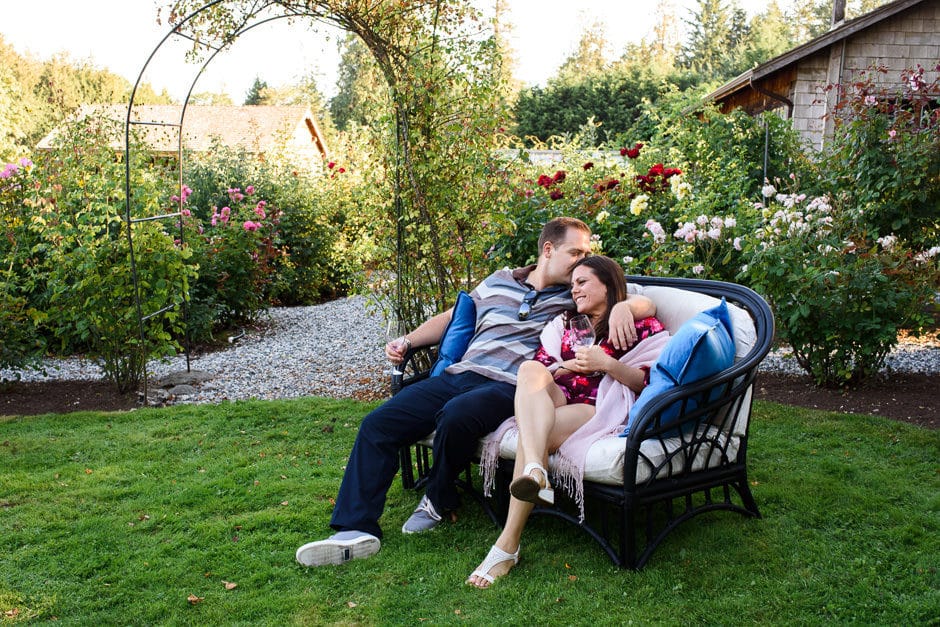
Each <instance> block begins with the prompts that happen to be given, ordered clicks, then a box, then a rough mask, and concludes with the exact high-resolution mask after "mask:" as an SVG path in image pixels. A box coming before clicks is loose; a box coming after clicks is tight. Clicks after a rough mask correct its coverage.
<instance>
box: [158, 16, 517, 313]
mask: <svg viewBox="0 0 940 627" xmlns="http://www.w3.org/2000/svg"><path fill="white" fill-rule="evenodd" d="M262 13H264V14H266V15H268V14H270V15H289V16H296V17H292V18H291V19H297V20H300V19H307V20H309V19H312V20H315V21H320V22H324V23H329V24H333V25H335V26H338V27H340V28H342V29H344V30H346V31H349V32H351V33H354V34H355V35H356V36H358V37H359V38H361V40H362V41H363V43H364V44H365V45H366V46H367V47H368V48H369V50H370V51H371V53H372V55H373V56H374V58H375V61H376V63H377V65H378V67H379V68H380V70H381V73H382V75H383V76H384V78H385V81H386V83H387V85H388V102H389V103H390V106H389V109H388V111H387V114H386V115H385V116H384V118H383V120H382V122H383V125H384V128H382V129H380V134H379V137H380V138H381V139H380V141H381V143H382V145H383V152H384V155H385V163H386V167H385V173H387V175H386V174H385V173H378V172H377V173H375V184H377V185H382V184H386V185H388V187H389V193H388V195H387V196H388V198H387V202H386V203H385V204H384V205H382V206H380V207H362V208H361V210H362V212H373V213H374V215H373V216H371V217H372V218H373V224H374V227H373V228H372V229H371V231H372V235H373V236H374V238H375V240H376V242H378V243H379V244H380V245H381V247H382V248H381V249H382V250H383V254H382V255H380V258H379V259H378V261H377V266H378V267H377V268H376V270H377V271H378V272H377V273H376V276H394V277H396V280H395V281H392V282H389V283H387V284H386V288H385V294H384V296H385V297H386V298H387V299H388V300H389V301H392V302H394V303H395V306H396V308H398V309H399V311H398V315H399V316H400V317H401V318H402V319H404V320H407V321H409V322H411V323H416V322H418V321H420V320H422V319H424V318H425V317H426V316H427V314H428V313H429V309H433V310H434V311H440V310H442V309H444V308H446V307H448V306H449V305H450V304H452V302H453V297H454V294H455V292H456V290H457V289H459V288H460V287H464V286H465V285H466V284H472V283H473V279H474V277H476V276H479V275H480V274H481V272H482V271H483V270H484V269H486V268H487V266H488V262H487V260H486V258H485V251H486V250H487V249H488V248H489V246H490V245H491V244H492V243H493V241H494V240H495V237H496V235H497V234H498V233H499V231H501V229H503V228H504V226H503V224H502V220H501V218H500V215H501V213H500V211H499V208H500V206H501V205H502V204H503V203H502V200H503V194H505V193H507V187H506V186H504V185H499V184H497V183H496V176H497V174H498V173H497V171H496V170H495V169H494V164H493V161H492V154H493V149H494V148H495V147H497V143H498V141H499V137H500V136H501V133H500V129H501V127H502V126H504V125H505V118H506V115H507V112H508V109H507V107H506V106H505V100H504V99H503V98H501V94H502V93H503V92H504V89H503V85H502V84H501V77H502V76H503V75H504V74H503V73H502V72H501V71H500V70H499V64H500V55H499V51H498V47H497V45H496V43H495V39H494V38H493V37H492V33H491V29H489V27H488V25H487V24H486V23H485V22H484V21H483V19H482V17H481V15H480V14H479V13H478V12H477V11H476V10H475V9H474V8H473V7H471V6H470V4H469V2H467V1H466V0H325V1H320V2H315V1H309V0H268V1H260V0H217V1H216V2H210V3H209V4H205V2H204V0H178V1H176V2H173V3H172V4H171V5H170V6H169V13H168V16H169V21H170V22H171V23H172V24H178V23H181V22H182V21H183V20H184V19H186V18H187V17H188V16H189V19H187V20H186V26H187V28H189V29H195V33H194V35H195V39H196V40H197V41H213V42H221V43H223V44H226V43H230V42H231V41H232V33H237V32H238V31H239V28H240V27H241V26H242V25H244V24H245V23H247V22H248V21H250V20H252V19H255V18H256V17H257V16H258V15H260V14H262ZM202 38H204V39H202ZM197 49H198V46H197V47H196V48H194V50H197Z"/></svg>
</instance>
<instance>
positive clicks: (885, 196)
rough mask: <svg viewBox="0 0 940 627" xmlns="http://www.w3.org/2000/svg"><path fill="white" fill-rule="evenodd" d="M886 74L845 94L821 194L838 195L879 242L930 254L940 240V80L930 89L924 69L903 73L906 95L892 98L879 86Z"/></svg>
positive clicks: (867, 78)
mask: <svg viewBox="0 0 940 627" xmlns="http://www.w3.org/2000/svg"><path fill="white" fill-rule="evenodd" d="M936 71H938V72H940V64H938V66H937V68H936ZM886 72H887V70H886V69H884V68H872V69H870V70H868V71H865V72H862V73H861V74H860V76H859V78H858V80H857V81H855V82H854V83H850V84H848V85H841V86H838V87H839V88H840V89H841V93H842V94H843V96H842V98H841V99H840V101H839V103H838V104H837V106H836V108H835V111H834V113H833V117H834V121H835V133H834V136H833V139H832V141H831V142H829V143H828V144H827V146H826V149H825V150H824V152H823V153H822V154H821V155H820V159H819V181H820V184H821V185H820V188H819V189H818V190H816V193H830V192H831V193H832V194H833V195H834V196H835V197H836V198H838V199H839V201H840V203H841V204H843V205H846V206H850V207H853V208H854V209H856V210H858V211H859V219H860V220H861V222H862V224H863V225H864V226H865V228H867V229H868V230H869V231H871V233H872V234H873V235H874V236H875V237H877V236H879V235H889V234H891V235H894V236H896V237H898V238H900V239H901V240H902V242H906V243H908V244H909V245H910V246H911V247H913V248H915V249H924V248H929V247H930V246H935V245H937V244H938V233H940V211H938V208H940V97H938V94H940V78H935V79H934V81H933V82H932V83H930V84H928V83H927V82H926V80H925V73H924V68H923V67H920V66H918V67H917V68H916V69H908V70H904V71H902V72H901V73H900V77H899V78H900V84H901V86H902V87H901V88H900V89H897V90H893V91H889V90H888V89H886V88H884V87H881V86H879V81H878V79H877V78H876V76H877V75H878V74H885V73H886ZM835 87H836V86H833V88H835Z"/></svg>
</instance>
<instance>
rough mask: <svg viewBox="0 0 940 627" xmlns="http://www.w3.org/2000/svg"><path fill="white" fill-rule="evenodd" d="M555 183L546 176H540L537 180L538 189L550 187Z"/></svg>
mask: <svg viewBox="0 0 940 627" xmlns="http://www.w3.org/2000/svg"><path fill="white" fill-rule="evenodd" d="M554 182H555V181H554V180H552V177H550V176H548V175H547V174H540V175H539V180H538V181H537V183H538V185H539V187H550V186H551V185H552V183H554Z"/></svg>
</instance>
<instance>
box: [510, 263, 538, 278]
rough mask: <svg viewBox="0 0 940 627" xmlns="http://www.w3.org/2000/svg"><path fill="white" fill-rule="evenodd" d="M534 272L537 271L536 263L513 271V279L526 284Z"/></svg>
mask: <svg viewBox="0 0 940 627" xmlns="http://www.w3.org/2000/svg"><path fill="white" fill-rule="evenodd" d="M533 270H535V264H534V263H533V264H532V265H531V266H525V267H522V268H516V269H515V270H513V271H512V278H514V279H515V280H517V281H521V282H523V283H525V282H526V281H528V279H529V275H530V274H531V273H532V271H533Z"/></svg>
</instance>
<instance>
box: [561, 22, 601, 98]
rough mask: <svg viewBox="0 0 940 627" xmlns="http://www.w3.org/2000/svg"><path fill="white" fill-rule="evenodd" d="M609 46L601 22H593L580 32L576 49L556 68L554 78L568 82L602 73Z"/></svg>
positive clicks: (575, 81)
mask: <svg viewBox="0 0 940 627" xmlns="http://www.w3.org/2000/svg"><path fill="white" fill-rule="evenodd" d="M609 47H610V43H609V42H608V40H607V34H606V33H605V32H604V26H603V24H601V23H600V22H595V23H594V25H592V26H591V27H589V28H586V29H584V31H583V32H582V33H581V39H580V40H579V41H578V47H577V49H576V50H575V51H574V53H573V54H571V55H570V56H569V57H568V58H567V59H565V62H564V63H562V64H561V67H560V68H558V72H557V74H556V76H555V80H557V81H559V82H561V83H569V84H570V83H577V82H579V81H582V80H584V79H585V78H587V77H589V76H597V75H599V74H603V73H604V71H605V70H606V69H607V66H608V60H607V49H608V48H609Z"/></svg>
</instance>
